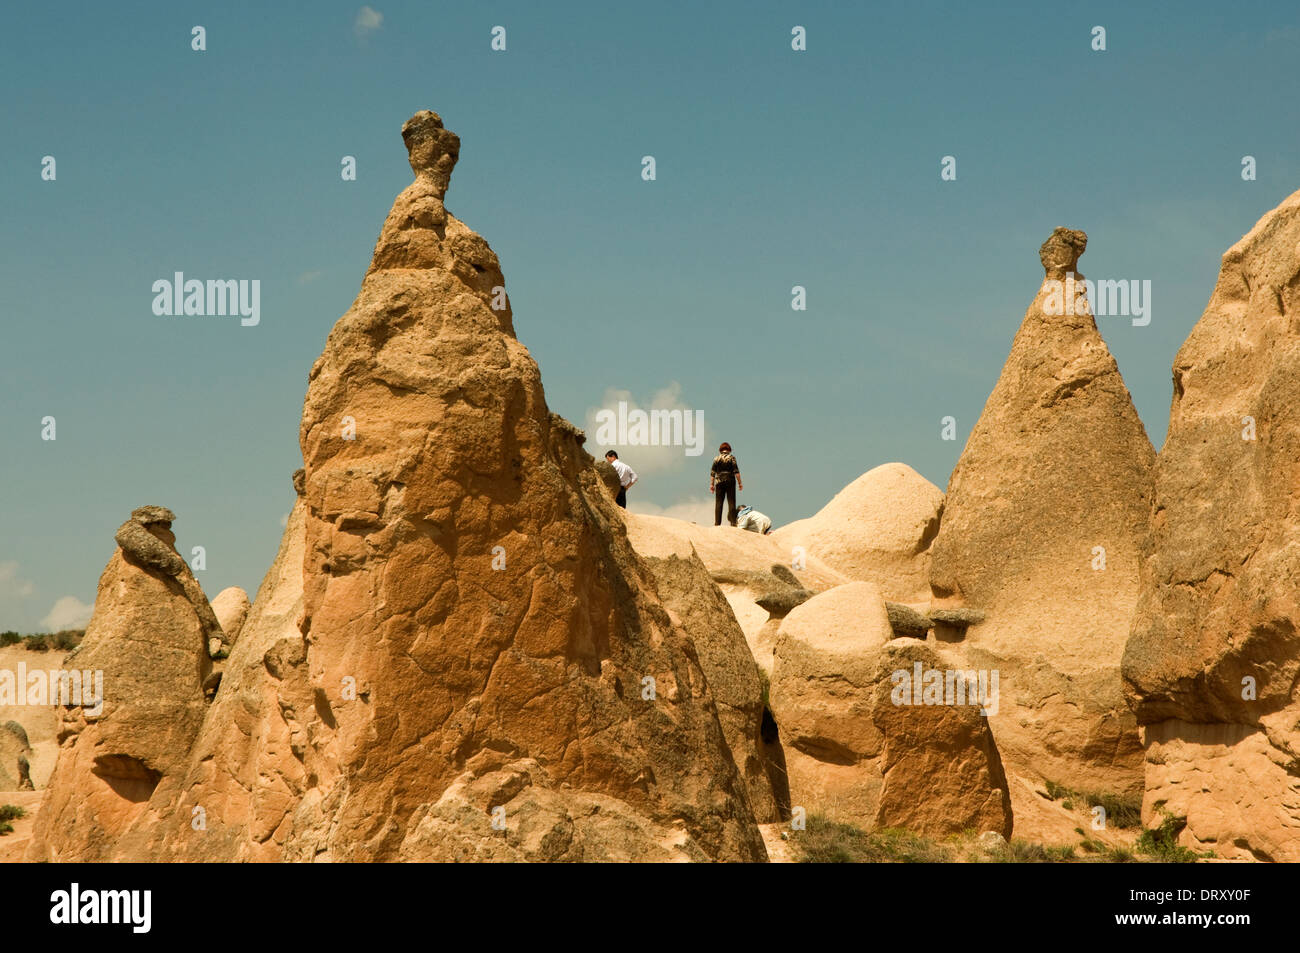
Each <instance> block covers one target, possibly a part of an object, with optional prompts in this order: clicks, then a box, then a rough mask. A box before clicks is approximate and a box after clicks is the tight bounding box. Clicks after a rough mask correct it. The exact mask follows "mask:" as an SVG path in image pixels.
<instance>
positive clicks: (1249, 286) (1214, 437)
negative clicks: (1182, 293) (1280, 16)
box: [1123, 192, 1300, 861]
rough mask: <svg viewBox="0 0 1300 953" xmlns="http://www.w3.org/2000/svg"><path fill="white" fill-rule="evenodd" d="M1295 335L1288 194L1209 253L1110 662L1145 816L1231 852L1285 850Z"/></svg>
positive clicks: (1295, 207)
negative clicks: (1131, 721) (1144, 556)
mask: <svg viewBox="0 0 1300 953" xmlns="http://www.w3.org/2000/svg"><path fill="white" fill-rule="evenodd" d="M1298 332H1300V192H1296V193H1295V194H1293V195H1291V196H1290V197H1289V198H1287V199H1286V201H1284V202H1283V203H1282V204H1281V205H1279V206H1278V207H1277V208H1275V209H1273V210H1272V211H1271V212H1269V213H1268V214H1266V215H1265V216H1264V217H1263V218H1261V219H1260V220H1259V222H1258V223H1256V225H1255V227H1254V228H1253V229H1251V231H1250V232H1249V233H1248V234H1247V235H1245V236H1244V237H1243V238H1242V239H1241V240H1240V241H1239V242H1237V243H1236V244H1235V245H1233V246H1232V247H1231V248H1230V249H1228V251H1227V252H1226V253H1225V254H1224V256H1223V261H1222V266H1221V268H1220V271H1219V278H1218V282H1217V284H1216V285H1215V288H1214V292H1213V294H1212V296H1211V297H1210V301H1209V303H1208V305H1207V306H1206V309H1205V313H1204V314H1203V315H1202V316H1201V318H1200V320H1199V321H1198V322H1197V323H1196V326H1195V327H1194V328H1193V329H1192V331H1191V333H1190V335H1189V336H1188V338H1187V340H1186V342H1185V343H1184V344H1183V346H1182V348H1181V349H1180V350H1179V352H1178V355H1177V357H1176V359H1175V360H1174V365H1173V383H1174V394H1173V403H1172V406H1171V410H1170V421H1169V433H1168V437H1167V438H1166V440H1165V445H1164V447H1163V449H1162V450H1161V451H1160V457H1159V460H1158V462H1157V464H1156V471H1155V514H1156V515H1155V520H1154V524H1153V525H1154V545H1153V548H1152V552H1151V556H1150V558H1149V559H1148V560H1147V561H1146V563H1145V565H1144V566H1143V572H1142V588H1141V599H1140V601H1139V603H1138V607H1137V612H1136V615H1135V618H1134V620H1133V627H1132V636H1131V638H1130V639H1129V642H1128V647H1127V650H1126V651H1125V654H1124V659H1123V674H1124V681H1125V685H1126V689H1127V694H1128V698H1129V701H1130V703H1131V705H1132V707H1133V711H1134V712H1135V714H1136V716H1137V719H1138V722H1139V723H1140V724H1142V725H1143V726H1145V727H1144V735H1145V741H1146V794H1145V799H1144V812H1143V813H1144V819H1145V820H1146V821H1147V823H1155V822H1158V821H1159V815H1160V812H1161V811H1162V810H1163V811H1168V812H1170V813H1173V814H1175V815H1179V816H1183V817H1186V818H1187V826H1186V828H1184V830H1183V833H1182V835H1181V836H1182V838H1183V841H1184V843H1186V844H1188V845H1189V846H1194V847H1196V848H1197V849H1212V850H1214V851H1215V852H1216V854H1218V856H1220V857H1227V858H1234V859H1259V860H1278V861H1297V860H1300V780H1298V777H1300V773H1298V772H1297V765H1300V729H1297V727H1296V726H1297V724H1300V695H1297V691H1296V685H1297V680H1298V679H1300V634H1298V630H1300V599H1298V598H1297V594H1296V590H1295V586H1294V585H1293V584H1292V582H1293V580H1295V579H1297V578H1300V544H1297V533H1298V532H1300V466H1298V465H1297V462H1296V461H1298V460H1300V421H1298V420H1297V415H1296V414H1297V409H1300V333H1298ZM1157 805H1159V807H1157Z"/></svg>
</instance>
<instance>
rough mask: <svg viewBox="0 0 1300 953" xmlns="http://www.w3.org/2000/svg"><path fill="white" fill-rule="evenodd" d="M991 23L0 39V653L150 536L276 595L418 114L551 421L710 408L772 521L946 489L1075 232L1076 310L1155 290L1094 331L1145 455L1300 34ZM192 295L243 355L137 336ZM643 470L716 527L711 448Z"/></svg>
mask: <svg viewBox="0 0 1300 953" xmlns="http://www.w3.org/2000/svg"><path fill="white" fill-rule="evenodd" d="M982 6H984V5H974V4H961V3H946V4H937V3H929V4H928V3H923V2H920V3H919V2H916V0H909V2H898V3H871V4H836V3H771V2H762V0H756V2H746V3H743V4H742V3H716V4H707V5H706V4H698V3H654V4H609V3H550V4H538V3H535V2H532V3H516V2H498V3H492V4H489V5H482V4H443V3H428V2H423V3H411V2H403V3H395V2H386V0H374V2H373V3H371V4H370V7H371V9H372V10H373V11H375V13H376V14H378V21H379V22H378V25H377V26H375V25H374V24H375V20H376V18H375V17H369V18H368V19H366V18H363V22H368V23H369V24H370V26H369V28H364V29H363V28H360V27H359V26H358V14H359V12H360V11H361V4H358V3H337V2H329V0H325V2H313V3H231V2H223V3H219V4H217V3H188V2H169V3H161V2H160V3H123V4H111V5H110V4H102V3H49V4H42V5H36V4H27V5H15V6H12V7H11V8H10V9H8V10H7V11H6V15H5V16H6V24H5V29H4V31H3V33H0V75H2V76H3V79H4V85H3V89H4V92H3V94H2V95H3V100H4V103H5V105H4V116H3V119H4V125H3V128H4V130H5V135H4V137H3V140H0V219H2V220H3V228H0V281H3V287H4V295H3V302H4V303H3V306H2V310H0V321H2V322H3V323H2V327H3V337H2V338H0V341H2V344H0V382H2V383H0V395H3V404H2V405H0V406H2V408H3V413H0V441H2V443H0V447H2V448H3V451H2V452H0V494H2V495H0V629H4V628H16V629H19V630H24V631H27V630H36V629H39V628H41V627H42V625H43V624H54V623H59V622H68V621H70V620H74V619H75V618H76V617H77V615H78V614H84V606H87V605H89V604H90V603H91V602H93V599H94V594H95V588H96V582H97V580H98V576H99V573H100V572H101V571H102V569H103V566H104V564H105V562H106V561H107V559H108V557H109V556H110V555H111V554H112V551H113V545H114V544H113V539H112V536H113V532H114V530H115V529H116V527H117V526H118V525H119V524H120V523H121V522H122V520H124V519H125V518H126V517H127V515H128V514H129V512H130V510H131V509H132V508H134V507H136V506H140V505H142V504H146V503H156V504H162V505H166V506H169V507H171V508H172V509H174V510H175V511H176V512H177V514H178V520H177V523H176V525H175V527H174V529H175V530H176V532H177V535H178V544H179V546H180V548H181V551H182V552H183V553H185V554H187V555H188V554H189V551H190V548H191V547H193V546H198V545H201V546H203V547H204V549H205V550H206V560H207V568H206V569H204V570H203V571H201V572H199V573H198V574H197V575H198V577H199V579H200V581H201V582H202V583H203V586H204V588H205V589H206V590H207V591H208V593H209V595H215V593H216V592H217V591H219V590H220V589H222V588H224V587H225V586H228V585H240V586H243V587H245V588H246V589H248V591H249V593H250V595H251V594H252V593H253V592H254V590H255V589H256V587H257V585H258V583H259V582H260V580H261V577H262V574H263V573H264V572H265V570H266V568H267V567H268V566H269V564H270V561H271V559H272V557H273V556H274V553H275V549H276V546H277V544H278V541H279V537H280V534H281V519H282V517H283V516H284V515H285V514H286V513H287V512H288V510H289V508H290V506H291V504H292V499H293V490H292V487H291V485H290V474H291V473H292V472H293V470H294V469H295V468H297V467H298V466H300V465H301V457H300V454H299V451H298V444H297V430H298V421H299V416H300V413H301V407H302V398H303V394H304V391H305V388H306V382H307V372H308V370H309V369H310V367H311V364H312V362H313V361H314V360H315V358H316V357H317V355H318V354H319V353H320V351H321V348H322V346H323V344H324V340H325V336H326V334H327V333H328V331H329V329H330V327H331V326H332V325H333V323H334V322H335V321H336V320H337V319H338V317H339V316H340V315H341V314H342V313H343V312H344V311H346V310H347V308H348V306H349V305H350V303H351V302H352V299H353V298H354V296H355V295H356V292H357V289H358V287H359V284H360V280H361V277H362V275H363V273H364V271H365V269H366V267H367V264H368V262H369V257H370V253H371V251H372V249H373V246H374V241H375V238H376V236H377V234H378V230H379V227H380V225H381V224H382V222H383V219H384V216H385V214H386V213H387V211H388V208H389V206H390V205H391V202H392V200H393V197H394V196H395V195H396V194H397V193H398V192H399V191H400V190H401V189H402V188H403V187H405V186H406V184H407V183H408V182H409V181H410V178H411V174H410V170H409V168H408V166H407V164H406V157H405V152H404V149H403V147H402V142H401V138H400V135H399V130H400V127H401V124H402V122H403V121H404V120H405V119H406V118H407V117H408V116H410V115H411V114H412V113H413V112H415V111H416V110H418V109H421V108H432V109H435V110H437V111H438V112H439V113H440V114H441V115H442V116H443V119H444V121H445V122H446V124H447V126H448V127H449V128H451V129H453V130H455V131H456V132H457V133H459V135H460V136H461V140H462V150H461V159H460V165H459V167H458V168H457V170H456V173H455V175H454V176H453V179H452V184H451V189H450V191H449V193H448V199H447V204H448V207H449V208H450V209H451V210H452V211H453V212H454V213H455V214H456V215H457V216H459V217H460V218H461V219H463V220H464V221H465V222H466V223H467V224H469V225H470V226H471V227H472V228H474V229H475V230H476V231H478V232H479V233H480V234H482V235H483V236H484V237H485V238H486V239H487V240H488V241H489V242H490V243H491V245H492V247H493V248H494V249H495V250H496V251H497V253H498V254H499V255H500V257H501V261H502V265H503V269H504V272H505V275H506V281H507V287H508V289H509V292H510V297H511V303H512V306H513V309H514V314H515V325H516V328H517V330H518V333H519V337H520V339H521V340H522V341H523V342H524V343H525V344H526V345H527V346H528V347H529V349H530V350H531V352H532V354H533V355H534V357H535V358H536V359H537V361H538V363H539V364H540V366H541V369H542V378H543V381H544V383H545V386H546V393H547V399H548V402H549V403H550V406H551V408H552V410H554V411H556V412H558V413H561V414H564V415H565V416H567V417H569V418H570V419H572V420H574V421H575V422H577V423H579V424H582V423H584V422H585V421H586V420H587V418H588V416H589V413H590V412H591V411H593V410H594V409H595V408H597V407H601V406H604V404H605V403H606V402H607V401H608V400H609V399H610V397H611V395H616V394H617V392H619V391H627V392H629V393H630V395H631V397H632V399H633V400H634V401H635V402H637V403H639V404H641V405H643V406H644V405H646V404H648V403H649V402H650V401H652V399H653V397H654V395H655V394H657V393H661V392H666V393H667V394H669V395H672V397H673V399H674V400H675V401H676V404H677V405H678V406H684V407H687V408H691V409H701V410H703V411H704V415H705V425H706V428H707V431H706V432H707V435H708V440H709V442H710V449H711V448H712V446H716V444H717V442H718V441H719V440H720V439H727V440H729V441H730V442H731V443H732V444H733V445H734V446H735V448H736V453H737V456H738V458H739V459H740V462H741V464H742V470H743V473H744V476H745V481H746V486H747V492H746V494H744V496H745V497H747V498H748V501H749V502H751V503H753V504H754V505H755V506H757V507H758V508H759V509H760V510H762V511H764V512H766V513H767V514H768V515H770V516H771V517H772V518H773V520H774V521H775V522H776V523H778V524H780V523H784V522H787V521H789V520H792V519H797V518H800V517H802V516H806V515H810V514H811V513H812V512H814V511H815V510H816V509H818V508H819V507H820V506H821V505H822V504H823V503H824V502H825V501H826V500H828V499H829V498H830V497H831V496H832V495H833V494H834V493H835V492H836V491H837V490H839V489H840V488H841V487H842V486H844V485H845V484H846V483H848V482H850V481H851V480H852V479H854V478H855V477H857V476H858V475H859V474H861V473H863V472H864V471H866V470H868V469H870V468H871V467H873V466H876V465H878V464H880V463H884V462H888V461H891V460H901V461H904V462H906V463H909V464H910V465H912V466H913V467H915V468H916V469H917V470H919V471H920V472H921V473H922V474H924V475H925V476H926V477H927V478H929V479H930V480H932V481H934V482H935V483H937V484H939V485H940V486H943V485H945V484H946V482H947V479H948V475H949V473H950V471H951V469H952V466H953V464H954V463H955V462H956V460H957V456H958V455H959V453H960V452H961V448H962V445H963V443H964V441H965V438H966V436H967V435H968V434H969V432H970V428H971V427H972V426H973V424H974V423H975V420H976V419H977V418H978V415H979V413H980V410H981V409H982V407H983V404H984V400H985V398H986V397H987V396H988V393H989V391H990V390H991V389H992V387H993V384H994V382H995V380H996V378H997V375H998V372H999V370H1000V368H1001V366H1002V362H1003V361H1004V360H1005V357H1006V354H1007V351H1008V349H1009V347H1010V343H1011V338H1012V336H1013V335H1014V333H1015V330H1016V328H1017V327H1018V324H1019V321H1020V319H1021V317H1022V316H1023V313H1024V310H1025V308H1026V306H1027V305H1028V303H1029V302H1030V300H1031V299H1032V298H1033V295H1034V292H1035V290H1036V288H1037V286H1038V282H1039V280H1040V279H1041V276H1042V272H1041V269H1040V267H1039V264H1038V259H1037V249H1038V245H1039V244H1040V243H1041V242H1042V240H1043V239H1044V238H1045V237H1046V236H1047V235H1048V234H1049V233H1050V231H1051V230H1052V228H1053V227H1055V226H1057V225H1067V226H1070V227H1073V228H1081V229H1083V230H1085V231H1086V232H1087V233H1088V236H1089V246H1088V251H1087V253H1086V254H1085V256H1084V257H1083V259H1082V261H1081V263H1080V269H1081V270H1082V271H1083V273H1084V274H1086V275H1088V276H1089V277H1090V278H1124V279H1141V280H1150V281H1151V283H1152V320H1151V323H1150V325H1149V326H1146V327H1134V326H1132V324H1131V323H1130V321H1129V320H1128V319H1127V318H1101V319H1099V324H1100V327H1101V331H1102V334H1103V336H1104V337H1105V338H1106V340H1107V342H1108V344H1109V345H1110V347H1111V350H1112V351H1113V353H1114V354H1115V356H1116V359H1117V360H1118V362H1119V365H1120V369H1121V371H1122V372H1123V374H1124V377H1125V380H1126V381H1127V383H1128V385H1129V389H1130V390H1131V391H1132V393H1133V396H1134V400H1135V402H1136V404H1137V408H1138V411H1139V413H1140V414H1141V416H1142V419H1143V421H1144V422H1145V424H1146V427H1147V431H1148V433H1149V434H1150V436H1151V438H1152V440H1153V441H1154V442H1155V443H1156V445H1157V447H1158V446H1159V444H1160V443H1161V442H1162V441H1163V438H1164V431H1165V427H1166V423H1167V419H1168V408H1169V399H1170V382H1169V375H1170V371H1169V368H1170V364H1171V362H1172V360H1173V357H1174V354H1175V352H1176V351H1177V349H1178V346H1179V345H1180V344H1181V342H1182V341H1183V339H1184V338H1185V337H1186V335H1187V332H1188V331H1189V329H1190V328H1191V326H1192V324H1193V323H1194V322H1195V320H1196V319H1197V317H1199V315H1200V313H1201V311H1202V310H1203V308H1204V306H1205V302H1206V300H1207V298H1208V296H1209V294H1210V291H1211V290H1212V288H1213V285H1214V280H1215V277H1216V274H1217V271H1218V264H1219V257H1220V255H1221V254H1222V253H1223V251H1224V250H1225V249H1227V248H1228V246H1230V245H1231V244H1232V243H1233V242H1235V241H1236V240H1237V239H1238V238H1239V237H1240V236H1241V235H1242V234H1243V233H1245V232H1246V231H1247V230H1248V229H1249V228H1250V227H1251V226H1252V225H1253V224H1254V222H1255V221H1256V220H1257V219H1258V218H1259V216H1260V215H1262V214H1263V213H1264V212H1266V211H1267V210H1269V209H1270V208H1272V207H1274V206H1275V205H1277V204H1278V203H1279V202H1281V201H1282V199H1283V198H1285V197H1286V196H1287V195H1289V194H1290V193H1291V192H1293V191H1295V190H1296V189H1297V188H1300V122H1297V116H1296V103H1297V102H1300V96H1297V82H1298V81H1297V76H1298V75H1300V74H1297V71H1296V69H1295V62H1296V55H1297V52H1300V8H1297V6H1296V4H1294V3H1293V2H1276V3H1262V2H1261V3H1251V2H1244V3H1239V4H1235V5H1227V4H1219V3H1208V2H1195V3H1139V4H1132V3H1072V4H1044V3H1041V2H1038V3H1030V2H1025V3H1008V4H1000V5H998V8H997V9H996V10H988V9H981V8H980V7H982ZM195 25H202V26H203V27H204V28H205V29H206V40H207V49H206V50H205V51H203V52H195V51H193V50H192V49H191V28H192V27H193V26H195ZM496 25H502V26H504V27H505V28H506V37H507V44H506V47H507V48H506V50H505V51H504V52H494V51H492V50H491V49H490V40H491V30H492V27H494V26H496ZM795 25H801V26H804V27H805V28H806V30H807V50H806V51H803V52H795V51H793V50H791V48H790V40H791V29H792V27H793V26H795ZM1097 25H1101V26H1104V27H1105V29H1106V41H1107V49H1106V51H1104V52H1095V51H1093V50H1092V49H1091V39H1092V36H1091V31H1092V28H1093V27H1094V26H1097ZM46 155H51V156H54V157H55V160H56V163H57V166H56V169H57V178H56V179H55V180H54V181H43V180H42V178H41V161H42V157H44V156H46ZM344 155H353V156H355V157H356V159H357V170H358V174H357V180H356V181H354V182H345V181H343V180H342V179H341V177H340V174H339V173H340V160H341V158H342V157H343V156H344ZM645 155H653V156H654V157H655V160H656V172H657V178H656V179H655V181H653V182H646V181H643V180H642V178H641V174H640V173H641V157H642V156H645ZM945 155H952V156H954V157H956V160H957V178H956V180H955V181H950V182H944V181H941V180H940V162H941V159H942V157H943V156H945ZM1246 155H1251V156H1254V157H1255V159H1256V162H1257V178H1256V180H1255V181H1243V180H1242V177H1241V160H1242V157H1243V156H1246ZM175 271H183V272H185V273H186V274H187V275H188V276H191V277H200V278H225V277H232V278H246V279H254V278H256V279H259V280H260V282H261V289H262V290H261V323H260V324H259V325H258V326H257V327H241V326H240V323H239V321H238V319H237V318H233V319H232V318H220V317H195V318H188V319H184V318H175V317H159V316H156V315H154V314H153V312H152V310H151V303H152V300H153V294H152V292H151V286H152V283H153V281H154V280H156V279H158V278H164V277H166V278H169V277H170V276H171V275H172V273H173V272H175ZM794 285H802V286H804V287H805V288H806V289H807V300H808V308H807V310H806V311H804V312H794V311H792V310H791V307H790V301H791V288H792V287H793V286H794ZM946 415H952V416H953V417H955V418H956V420H957V427H958V439H957V440H956V441H944V440H941V439H940V430H941V425H940V420H941V418H943V417H944V416H946ZM46 416H53V417H55V419H56V421H57V423H56V426H57V431H56V433H57V439H56V440H54V441H44V440H42V439H41V431H42V426H41V421H42V418H44V417H46ZM593 449H595V448H593ZM623 455H624V459H626V460H627V461H628V462H629V463H631V464H632V465H633V466H634V467H637V468H638V469H639V470H640V471H641V472H642V481H641V483H640V484H639V485H638V486H637V487H636V488H635V489H634V490H633V492H632V497H633V500H634V501H636V502H638V503H640V504H641V505H650V506H654V507H664V508H669V507H671V508H673V509H671V512H676V513H682V512H694V511H695V509H693V507H697V505H698V500H699V499H701V498H702V497H703V496H704V495H705V490H706V488H707V482H706V481H707V466H708V460H709V458H710V454H709V453H707V452H706V454H705V455H704V456H703V457H700V458H686V457H685V456H684V455H679V454H673V455H671V456H668V457H666V456H665V455H663V454H661V453H652V452H649V451H645V452H642V453H638V452H637V451H636V449H635V448H624V451H623ZM56 604H58V605H60V606H61V609H60V611H59V612H53V613H52V610H53V609H54V608H55V606H56Z"/></svg>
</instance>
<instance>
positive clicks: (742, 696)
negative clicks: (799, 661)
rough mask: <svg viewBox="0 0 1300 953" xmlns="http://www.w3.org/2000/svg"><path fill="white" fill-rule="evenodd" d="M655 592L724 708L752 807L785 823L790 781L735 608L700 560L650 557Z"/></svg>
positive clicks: (722, 716) (722, 717)
mask: <svg viewBox="0 0 1300 953" xmlns="http://www.w3.org/2000/svg"><path fill="white" fill-rule="evenodd" d="M646 565H648V566H649V567H650V571H651V572H652V573H653V574H654V579H655V588H656V590H657V591H658V594H659V598H660V599H661V600H662V601H663V604H664V606H665V607H666V608H667V609H668V611H669V612H670V613H671V614H672V615H673V616H674V617H675V618H676V620H677V621H678V622H679V623H680V624H681V625H682V627H683V628H684V629H685V630H686V632H688V633H689V634H690V636H691V641H692V642H693V643H694V645H695V651H696V653H697V655H698V657H699V660H700V668H701V669H702V670H703V671H704V677H705V678H706V679H708V682H709V690H710V691H711V692H712V694H713V700H714V702H715V703H716V704H717V706H718V720H719V721H720V722H721V723H722V732H723V734H724V735H725V736H726V739H727V746H728V747H729V748H730V749H731V756H732V760H734V761H735V762H736V767H737V768H739V769H740V773H741V775H742V777H744V779H745V784H746V789H747V791H748V793H749V802H750V808H751V810H752V811H753V813H754V818H755V819H756V820H757V821H758V822H759V823H760V824H766V823H770V822H773V821H778V820H780V819H781V818H780V811H779V809H778V806H777V801H778V800H781V799H783V797H784V795H782V797H781V798H778V796H777V795H775V794H774V793H773V790H772V789H773V777H772V775H773V774H774V773H776V774H777V777H776V779H775V780H776V784H777V786H778V787H781V785H783V783H784V777H783V776H781V774H782V773H781V772H776V771H775V769H774V768H773V766H771V765H769V764H768V758H767V753H766V751H765V747H764V743H763V716H764V708H765V703H764V698H763V682H762V679H761V677H760V674H759V668H758V665H757V664H756V663H755V662H754V656H753V654H752V653H751V652H750V650H749V645H748V644H747V643H746V642H745V633H744V632H742V631H741V629H740V625H739V624H738V623H737V622H736V617H735V616H734V615H733V614H732V612H731V606H729V605H728V604H727V600H726V599H725V598H724V597H723V595H722V593H721V592H720V591H719V590H718V587H717V586H715V585H714V584H713V580H712V579H710V578H709V571H708V570H707V569H706V568H705V567H704V563H702V562H700V560H699V558H698V557H696V556H692V557H691V558H690V559H683V558H681V557H680V556H669V557H667V558H666V559H655V558H654V557H648V558H647V559H646Z"/></svg>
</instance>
